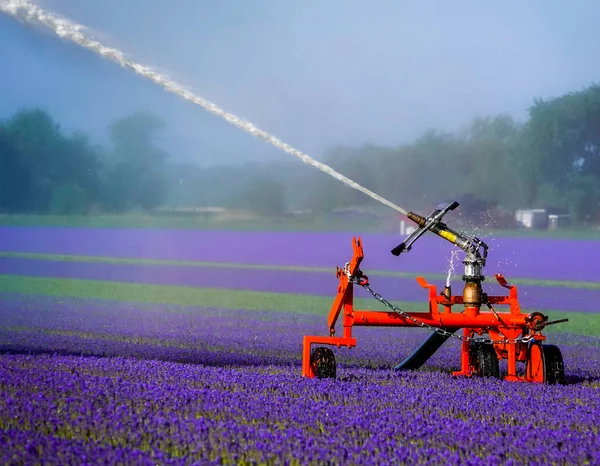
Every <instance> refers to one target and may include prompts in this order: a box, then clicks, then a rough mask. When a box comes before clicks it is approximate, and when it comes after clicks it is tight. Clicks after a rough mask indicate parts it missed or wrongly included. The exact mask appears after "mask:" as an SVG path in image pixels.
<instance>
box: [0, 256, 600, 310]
mask: <svg viewBox="0 0 600 466" xmlns="http://www.w3.org/2000/svg"><path fill="white" fill-rule="evenodd" d="M0 274H13V275H28V276H39V277H57V278H79V279H91V280H108V281H118V282H124V283H145V284H152V285H178V286H191V287H199V288H221V289H232V290H253V291H265V292H279V293H299V294H311V295H320V296H332V297H333V296H334V295H335V293H336V290H337V284H338V280H337V279H336V277H335V272H334V269H332V271H331V272H330V273H323V272H292V271H275V270H247V269H234V268H219V267H214V268H210V267H193V266H191V267H190V266H172V265H140V264H107V263H92V262H63V261H45V260H32V259H15V258H0ZM507 278H508V279H510V277H507ZM371 284H372V287H373V289H375V290H376V291H378V292H380V293H381V294H382V295H384V296H385V297H386V298H388V299H392V300H398V301H413V302H423V303H425V302H426V300H427V299H428V291H427V290H425V289H423V288H421V286H420V285H418V284H417V282H416V281H415V280H414V279H409V278H398V277H389V276H372V277H371ZM435 284H437V285H438V288H439V291H441V289H442V286H443V282H441V281H438V282H436V283H435ZM461 285H462V283H461V282H459V281H455V286H456V288H455V292H458V293H461V288H460V286H461ZM516 285H517V286H518V289H519V297H520V302H521V306H522V307H523V308H526V309H548V310H562V311H580V312H598V310H599V307H598V302H600V290H593V289H592V290H590V289H573V288H558V287H557V288H549V287H541V286H533V285H519V283H518V282H517V283H516ZM484 288H485V291H486V292H487V293H488V294H490V295H496V294H498V295H506V294H508V290H506V289H504V288H501V287H500V286H499V285H498V284H497V283H496V281H495V279H494V278H493V277H488V279H487V280H486V281H485V282H484ZM358 296H361V297H366V296H370V295H368V294H367V293H366V292H364V291H362V290H359V292H358Z"/></svg>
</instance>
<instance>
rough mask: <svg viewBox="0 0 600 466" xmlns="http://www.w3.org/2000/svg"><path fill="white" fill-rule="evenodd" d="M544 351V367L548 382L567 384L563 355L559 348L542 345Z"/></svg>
mask: <svg viewBox="0 0 600 466" xmlns="http://www.w3.org/2000/svg"><path fill="white" fill-rule="evenodd" d="M542 350H543V351H544V367H545V369H546V380H545V382H546V383H548V384H556V383H558V384H563V383H565V365H564V362H563V357H562V353H561V352H560V349H558V346H555V345H542Z"/></svg>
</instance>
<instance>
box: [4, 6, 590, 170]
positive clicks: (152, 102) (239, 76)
mask: <svg viewBox="0 0 600 466" xmlns="http://www.w3.org/2000/svg"><path fill="white" fill-rule="evenodd" d="M38 4H40V5H41V6H43V7H44V8H47V9H49V10H51V11H54V12H57V13H59V14H62V15H64V16H66V17H68V18H70V19H72V20H73V21H76V22H79V23H81V24H84V25H86V26H88V27H89V28H90V30H91V31H92V32H93V35H94V36H95V37H96V38H98V39H100V40H101V41H104V42H106V43H108V44H109V45H113V46H116V47H118V48H120V49H121V50H123V51H124V52H126V53H127V54H128V56H130V57H133V58H135V59H137V60H138V61H140V62H142V63H146V64H150V65H153V66H155V67H157V68H158V69H160V70H161V71H164V72H166V73H167V74H169V76H171V77H172V78H174V79H175V80H177V81H179V82H181V83H182V84H185V85H187V86H189V87H191V88H192V89H193V90H195V91H196V92H197V93H198V94H200V95H201V96H203V97H205V98H207V99H209V100H212V101H213V102H215V103H217V104H218V105H220V106H222V107H224V108H225V109H226V110H228V111H231V112H233V113H236V114H239V115H240V116H242V117H244V118H246V119H248V120H250V121H252V122H254V123H255V124H256V125H257V126H259V127H260V128H263V129H265V130H267V131H271V132H273V133H274V134H275V135H276V136H278V137H280V138H281V139H283V140H284V141H286V142H288V143H290V144H292V145H293V146H295V147H297V148H298V149H300V150H303V151H305V152H307V153H308V154H310V155H312V156H315V157H316V158H319V157H321V156H322V154H323V153H324V151H325V150H326V149H327V147H330V146H334V145H352V146H356V145H362V144H366V143H371V144H378V145H398V144H402V143H405V142H410V141H411V140H413V139H414V138H416V137H418V136H419V134H421V133H422V132H424V131H425V130H427V129H429V128H438V129H444V130H458V129H460V128H461V127H463V126H464V125H466V124H468V123H469V121H470V120H471V119H472V118H474V117H475V116H477V115H491V114H495V113H509V114H511V115H513V116H514V117H516V118H518V119H520V120H523V119H525V118H526V110H527V107H528V106H529V105H531V103H532V102H533V99H534V98H536V97H552V96H558V95H561V94H563V93H566V92H570V91H575V90H579V89H581V88H583V87H585V86H587V85H589V84H591V83H592V82H594V81H598V76H599V75H600V61H599V60H597V59H596V53H597V50H600V28H597V27H596V20H595V18H598V17H600V3H597V2H593V1H591V0H590V1H574V2H568V3H567V2H563V1H541V0H537V1H528V2H522V1H516V0H511V1H503V2H480V1H474V0H473V1H460V0H458V1H453V2H448V1H426V2H419V1H399V0H398V1H373V2H365V1H341V0H339V1H338V0H336V1H333V0H330V1H317V0H305V1H300V0H298V1H296V0H294V1H291V0H290V1H276V0H271V1H266V0H253V1H242V0H238V1H216V0H210V1H209V0H172V1H169V2H167V1H164V0H156V1H155V0H127V1H122V0H102V1H97V0H39V1H38ZM0 63H2V64H3V66H2V68H1V70H0V92H1V94H0V118H6V117H8V116H10V115H11V114H12V113H13V112H14V111H16V110H18V109H19V108H22V107H24V106H40V107H43V108H45V109H47V110H48V111H50V112H51V113H52V115H53V116H54V117H55V118H56V119H57V120H58V121H59V122H60V123H61V124H62V126H63V128H65V129H67V130H82V131H85V132H88V133H90V134H91V135H92V136H93V138H94V140H96V141H98V142H104V141H105V138H106V127H107V125H108V124H109V123H110V122H111V121H113V120H114V119H116V118H119V117H121V116H125V115H127V114H128V113H130V112H133V111H136V110H140V109H144V110H149V111H152V112H155V113H157V114H160V115H161V116H162V117H163V118H164V119H165V120H166V123H167V130H166V131H165V133H164V135H163V139H162V144H163V145H164V146H165V147H166V148H167V149H168V150H169V151H170V152H171V153H172V154H173V156H174V158H175V159H177V160H187V161H192V162H195V163H198V164H200V165H212V164H220V163H230V162H232V163H233V162H236V163H237V162H245V161H249V160H265V161H276V160H284V159H285V158H289V157H290V156H289V155H286V154H283V153H280V152H278V151H277V150H275V149H274V148H271V147H270V146H268V145H266V144H265V143H263V142H261V141H256V140H254V139H253V138H252V137H250V136H247V135H245V134H243V133H241V132H240V131H239V130H237V129H236V128H233V127H230V126H229V125H228V124H227V123H225V122H223V121H220V120H219V119H218V118H217V117H214V116H212V115H209V114H207V113H206V112H204V111H203V110H202V109H200V108H199V107H196V106H194V105H192V104H189V103H187V102H184V101H182V100H180V99H178V98H177V97H175V96H173V95H170V94H167V93H166V92H164V91H162V90H161V89H160V88H158V87H156V86H155V85H153V84H151V83H149V82H146V81H144V80H143V79H142V78H139V77H137V76H135V75H134V74H132V73H131V72H128V71H127V70H123V69H120V68H119V67H118V66H116V65H115V64H113V63H109V62H106V61H103V60H102V59H101V58H99V57H95V56H94V55H93V54H92V53H91V52H87V51H84V50H80V49H78V48H77V47H76V46H74V45H70V44H66V43H64V42H62V41H60V40H59V39H56V38H54V37H52V36H51V35H50V34H48V33H45V32H43V31H41V30H38V29H34V28H28V27H25V26H23V25H21V24H19V23H17V22H15V21H14V20H12V19H11V18H9V17H0Z"/></svg>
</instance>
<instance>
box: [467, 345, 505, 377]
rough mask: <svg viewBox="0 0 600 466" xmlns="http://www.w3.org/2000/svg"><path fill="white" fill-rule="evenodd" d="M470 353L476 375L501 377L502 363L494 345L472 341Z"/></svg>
mask: <svg viewBox="0 0 600 466" xmlns="http://www.w3.org/2000/svg"><path fill="white" fill-rule="evenodd" d="M470 353H471V366H472V367H473V374H474V375H477V376H479V377H495V378H497V379H499V378H500V363H499V361H498V357H497V356H496V351H495V350H494V346H493V345H489V344H487V343H479V342H476V341H474V342H471V351H470Z"/></svg>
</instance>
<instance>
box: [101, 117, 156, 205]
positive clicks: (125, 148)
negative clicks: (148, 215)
mask: <svg viewBox="0 0 600 466" xmlns="http://www.w3.org/2000/svg"><path fill="white" fill-rule="evenodd" d="M163 128H164V122H163V121H162V120H161V119H160V118H158V117H156V116H154V115H151V114H147V113H142V112H138V113H135V114H133V115H131V116H128V117H125V118H122V119H120V120H117V121H116V122H114V123H113V124H112V125H111V126H110V128H109V132H110V136H111V141H112V146H113V151H112V153H111V155H112V157H111V158H110V160H109V162H108V166H107V167H106V172H105V177H104V184H105V196H104V201H105V202H104V204H105V206H106V207H107V209H108V210H109V211H113V212H126V211H129V210H133V209H143V210H152V209H154V208H156V207H158V206H159V205H161V204H162V203H163V201H164V200H165V197H166V189H167V183H168V180H167V175H166V172H165V165H166V160H167V158H168V154H167V153H166V152H164V151H163V150H161V149H160V148H158V147H157V146H156V142H155V137H156V133H157V132H158V131H160V130H161V129H163Z"/></svg>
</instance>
